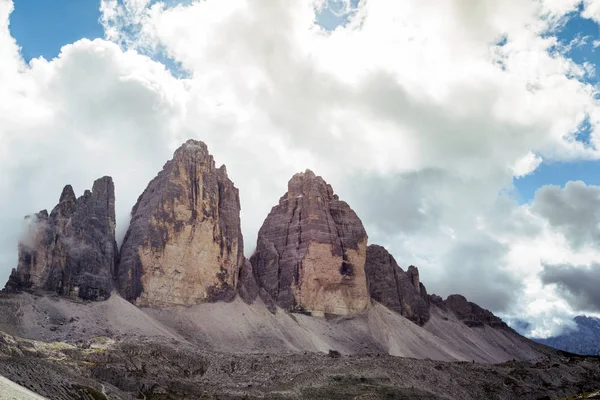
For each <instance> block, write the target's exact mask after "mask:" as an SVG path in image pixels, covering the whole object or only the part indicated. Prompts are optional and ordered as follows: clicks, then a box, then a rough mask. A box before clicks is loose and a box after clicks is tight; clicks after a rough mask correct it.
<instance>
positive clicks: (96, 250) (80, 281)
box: [6, 177, 118, 300]
mask: <svg viewBox="0 0 600 400" xmlns="http://www.w3.org/2000/svg"><path fill="white" fill-rule="evenodd" d="M26 218H27V219H28V220H29V231H28V234H27V235H26V236H25V237H24V238H23V239H22V240H21V242H20V243H19V262H18V266H17V268H16V269H14V270H13V272H12V274H11V276H10V278H9V281H8V283H7V285H6V289H7V290H9V291H11V290H12V291H15V290H20V289H41V290H48V291H53V292H56V293H58V294H60V295H63V296H67V297H75V298H81V299H85V300H103V299H107V298H108V297H110V292H111V290H112V288H113V284H112V281H113V280H112V276H113V273H114V271H115V265H116V261H117V259H118V249H117V244H116V241H115V188H114V184H113V181H112V178H110V177H103V178H100V179H98V180H96V181H95V182H94V185H93V187H92V191H89V190H86V191H85V193H84V195H83V196H81V197H79V198H76V197H75V193H74V192H73V188H72V187H71V186H70V185H67V186H65V188H64V189H63V191H62V194H61V196H60V201H59V204H58V205H57V206H56V207H55V208H54V209H53V210H52V212H51V213H50V215H48V212H47V211H45V210H43V211H40V212H39V213H37V214H35V215H34V216H29V217H26Z"/></svg>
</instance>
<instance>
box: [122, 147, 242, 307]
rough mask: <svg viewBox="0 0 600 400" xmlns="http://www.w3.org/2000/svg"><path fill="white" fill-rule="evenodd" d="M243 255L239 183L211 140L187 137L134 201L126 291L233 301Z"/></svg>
mask: <svg viewBox="0 0 600 400" xmlns="http://www.w3.org/2000/svg"><path fill="white" fill-rule="evenodd" d="M244 261H245V260H244V244H243V239H242V233H241V229H240V200H239V193H238V189H237V188H236V187H235V186H234V185H233V182H231V180H230V179H229V178H228V177H227V171H226V169H225V166H222V167H220V168H216V167H215V162H214V160H213V157H212V156H211V155H210V154H209V153H208V149H207V147H206V145H205V144H204V143H202V142H199V141H195V140H188V141H187V142H186V143H185V144H183V145H182V146H181V147H180V148H179V149H177V150H176V151H175V154H174V156H173V159H172V160H170V161H168V162H167V163H166V164H165V166H164V167H163V170H162V171H161V172H159V173H158V175H157V176H156V177H155V178H154V179H153V180H152V181H151V182H150V183H149V184H148V187H147V188H146V190H144V192H143V193H142V195H141V196H140V197H139V198H138V201H137V203H136V204H135V206H134V207H133V210H132V212H131V223H130V226H129V229H128V231H127V234H126V235H125V240H124V242H123V246H122V248H121V261H120V264H119V268H118V273H117V279H118V283H119V290H120V292H121V295H122V296H123V297H125V298H126V299H127V300H129V301H131V302H133V303H135V304H136V305H138V306H155V307H166V306H173V305H190V304H197V303H202V302H206V301H217V300H229V299H231V298H233V296H235V288H236V284H237V277H238V272H239V268H240V267H241V266H242V265H243V264H244Z"/></svg>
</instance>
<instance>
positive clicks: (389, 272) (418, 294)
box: [365, 245, 430, 325]
mask: <svg viewBox="0 0 600 400" xmlns="http://www.w3.org/2000/svg"><path fill="white" fill-rule="evenodd" d="M365 271H366V273H367V282H368V287H369V295H370V296H371V298H372V299H373V300H375V301H377V302H379V303H381V304H383V305H384V306H386V307H387V308H389V309H391V310H393V311H395V312H397V313H398V314H400V315H402V316H404V317H406V318H408V319H410V320H411V321H413V322H415V323H416V324H419V325H423V324H424V323H425V322H427V321H428V320H429V316H430V315H429V304H428V300H427V291H426V290H425V286H424V285H423V284H422V283H421V282H420V280H419V270H418V269H417V268H416V267H414V266H412V265H411V266H410V267H409V268H408V271H406V272H404V271H403V270H402V268H400V266H399V265H398V263H397V262H396V260H395V259H394V257H393V256H392V255H391V254H390V253H388V251H387V250H386V249H385V248H384V247H381V246H378V245H370V246H369V247H367V260H366V264H365Z"/></svg>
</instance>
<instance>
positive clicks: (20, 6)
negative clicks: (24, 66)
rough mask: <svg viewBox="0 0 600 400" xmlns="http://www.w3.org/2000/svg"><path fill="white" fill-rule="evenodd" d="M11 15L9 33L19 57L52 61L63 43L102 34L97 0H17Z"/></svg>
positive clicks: (93, 37) (92, 37)
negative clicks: (18, 51)
mask: <svg viewBox="0 0 600 400" xmlns="http://www.w3.org/2000/svg"><path fill="white" fill-rule="evenodd" d="M14 5H15V9H14V11H13V13H12V14H11V15H10V32H11V35H12V36H13V37H14V38H15V39H16V40H17V44H18V45H19V46H21V48H22V50H21V53H22V56H23V58H24V59H25V61H27V62H29V61H30V60H31V59H32V58H36V57H40V56H42V57H44V58H45V59H47V60H51V59H53V58H54V57H56V56H58V54H59V53H60V49H61V47H62V46H64V45H66V44H69V43H73V42H75V41H77V40H79V39H81V38H88V39H95V38H99V37H104V30H103V29H102V25H100V23H99V22H98V19H99V18H100V0H16V1H15V2H14Z"/></svg>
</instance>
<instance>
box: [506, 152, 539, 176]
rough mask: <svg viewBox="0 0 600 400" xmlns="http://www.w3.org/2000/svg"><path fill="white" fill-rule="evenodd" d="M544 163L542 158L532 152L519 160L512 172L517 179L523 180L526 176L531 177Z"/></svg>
mask: <svg viewBox="0 0 600 400" xmlns="http://www.w3.org/2000/svg"><path fill="white" fill-rule="evenodd" d="M541 163H542V158H541V157H538V156H536V155H535V154H533V153H532V152H529V153H527V155H526V156H525V157H523V158H521V159H519V160H518V161H517V162H516V163H515V164H514V165H513V166H512V170H513V173H514V175H515V178H521V177H523V176H525V175H529V174H530V173H532V172H533V171H535V170H536V169H537V167H539V166H540V164H541Z"/></svg>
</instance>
